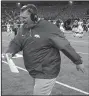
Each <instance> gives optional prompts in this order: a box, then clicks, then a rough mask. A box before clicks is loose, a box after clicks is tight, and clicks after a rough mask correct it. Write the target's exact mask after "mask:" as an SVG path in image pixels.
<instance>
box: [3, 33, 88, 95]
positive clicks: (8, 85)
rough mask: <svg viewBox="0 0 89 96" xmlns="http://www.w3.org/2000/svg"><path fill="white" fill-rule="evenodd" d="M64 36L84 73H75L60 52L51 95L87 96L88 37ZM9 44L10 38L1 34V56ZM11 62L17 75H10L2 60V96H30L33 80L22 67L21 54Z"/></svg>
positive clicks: (70, 63)
mask: <svg viewBox="0 0 89 96" xmlns="http://www.w3.org/2000/svg"><path fill="white" fill-rule="evenodd" d="M65 36H66V38H67V39H68V40H69V41H70V44H71V45H72V46H73V48H74V49H75V50H76V52H77V53H79V54H80V56H81V57H82V60H83V64H84V66H85V73H82V72H80V71H77V69H76V66H75V64H73V63H72V61H70V60H69V59H68V58H67V57H66V56H65V55H64V54H63V53H62V52H61V59H62V62H61V71H60V73H59V75H58V77H57V81H56V84H55V86H54V88H53V90H52V95H60V96H61V95H89V63H88V62H89V54H88V53H89V42H88V40H89V39H88V38H89V35H88V33H85V35H84V37H83V38H78V37H73V36H72V34H70V33H69V34H65ZM9 42H10V37H8V35H7V33H6V32H2V56H3V53H5V51H6V49H7V46H8V44H9ZM13 61H14V63H15V65H16V67H17V69H18V70H19V73H12V72H11V70H10V68H9V66H8V63H7V62H6V61H5V60H4V59H3V58H2V65H1V66H2V79H1V80H2V96H3V95H11V96H13V95H25V96H26V95H32V90H33V79H32V77H31V76H30V75H29V74H28V72H27V71H26V69H25V67H24V62H23V57H22V52H19V53H18V54H17V57H15V58H13Z"/></svg>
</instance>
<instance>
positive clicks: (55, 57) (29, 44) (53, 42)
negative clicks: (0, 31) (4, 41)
mask: <svg viewBox="0 0 89 96" xmlns="http://www.w3.org/2000/svg"><path fill="white" fill-rule="evenodd" d="M20 18H21V21H22V23H23V25H22V27H21V28H20V30H19V32H18V34H17V35H16V37H15V38H14V39H13V40H12V41H11V42H10V45H9V47H8V50H7V52H6V54H8V56H9V57H10V58H11V57H12V56H14V55H15V54H16V53H18V52H19V51H23V59H24V64H25V67H26V69H27V70H28V72H29V74H30V75H31V76H32V77H33V79H34V81H35V84H34V90H33V94H34V95H50V94H51V91H52V88H53V86H54V84H55V81H56V78H57V76H58V74H59V72H60V64H61V57H60V51H62V52H63V53H64V54H65V55H66V56H67V57H68V58H69V59H70V60H71V61H72V62H73V63H74V64H75V65H76V68H77V70H81V71H84V66H83V64H82V60H81V57H80V56H79V55H78V54H77V53H76V52H75V50H74V49H73V48H72V47H71V45H70V43H69V42H68V40H67V39H66V38H65V37H64V35H63V33H62V32H59V29H58V28H57V26H56V25H54V24H52V23H50V22H48V21H45V20H38V14H37V8H36V7H35V5H33V4H28V5H25V6H23V7H22V8H21V11H20Z"/></svg>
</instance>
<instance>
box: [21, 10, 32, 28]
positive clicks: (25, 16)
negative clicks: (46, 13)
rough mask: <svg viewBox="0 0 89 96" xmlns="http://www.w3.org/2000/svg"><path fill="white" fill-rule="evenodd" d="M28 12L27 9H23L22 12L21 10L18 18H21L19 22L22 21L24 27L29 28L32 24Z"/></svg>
mask: <svg viewBox="0 0 89 96" xmlns="http://www.w3.org/2000/svg"><path fill="white" fill-rule="evenodd" d="M30 15H31V14H30V13H28V11H27V10H26V11H24V12H21V13H20V20H21V23H24V26H25V27H26V28H29V27H31V26H32V25H33V21H32V20H31V18H30Z"/></svg>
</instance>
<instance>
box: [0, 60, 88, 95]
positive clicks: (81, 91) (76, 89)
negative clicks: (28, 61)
mask: <svg viewBox="0 0 89 96" xmlns="http://www.w3.org/2000/svg"><path fill="white" fill-rule="evenodd" d="M2 62H3V63H5V64H8V63H7V62H5V61H2ZM16 67H17V68H18V69H21V70H23V71H25V72H28V71H27V70H26V69H24V68H21V67H18V66H16ZM56 83H57V84H59V85H62V86H65V87H67V88H70V89H73V90H75V91H78V92H80V93H84V94H86V95H89V93H88V92H85V91H83V90H80V89H78V88H75V87H71V86H69V85H67V84H64V83H61V82H58V81H56Z"/></svg>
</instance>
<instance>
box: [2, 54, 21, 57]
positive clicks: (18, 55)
mask: <svg viewBox="0 0 89 96" xmlns="http://www.w3.org/2000/svg"><path fill="white" fill-rule="evenodd" d="M19 57H23V55H21V54H15V56H14V57H12V58H19ZM2 58H4V55H3V54H2Z"/></svg>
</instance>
